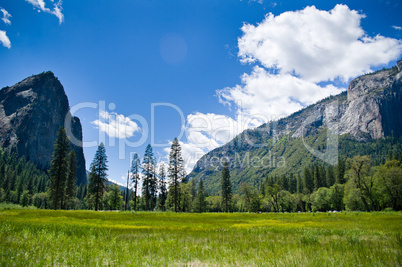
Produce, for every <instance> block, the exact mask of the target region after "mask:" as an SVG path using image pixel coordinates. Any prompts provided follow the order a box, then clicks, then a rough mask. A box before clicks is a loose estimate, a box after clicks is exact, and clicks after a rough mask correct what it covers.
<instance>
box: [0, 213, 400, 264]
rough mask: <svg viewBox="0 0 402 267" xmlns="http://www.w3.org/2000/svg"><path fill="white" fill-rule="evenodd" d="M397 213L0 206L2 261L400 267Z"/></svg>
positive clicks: (0, 248)
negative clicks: (179, 211) (185, 211)
mask: <svg viewBox="0 0 402 267" xmlns="http://www.w3.org/2000/svg"><path fill="white" fill-rule="evenodd" d="M401 249H402V213H396V212H395V213H394V212H391V213H315V214H313V213H304V214H240V213H234V214H216V213H215V214H211V213H210V214H174V213H151V212H148V213H140V212H139V213H129V212H93V211H50V210H2V211H0V263H1V265H2V266H14V265H17V266H32V265H35V266H46V265H51V266H55V265H56V266H60V265H68V266H69V265H74V266H83V265H85V266H103V265H115V266H122V265H130V266H172V265H173V266H222V265H223V266H301V265H303V266H339V265H343V266H401V265H402V254H401Z"/></svg>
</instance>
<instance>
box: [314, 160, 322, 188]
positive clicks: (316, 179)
mask: <svg viewBox="0 0 402 267" xmlns="http://www.w3.org/2000/svg"><path fill="white" fill-rule="evenodd" d="M320 187H321V177H320V170H319V167H318V165H315V166H314V191H316V190H318V188H320Z"/></svg>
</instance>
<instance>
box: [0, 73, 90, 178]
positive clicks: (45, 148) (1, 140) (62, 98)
mask: <svg viewBox="0 0 402 267" xmlns="http://www.w3.org/2000/svg"><path fill="white" fill-rule="evenodd" d="M67 115H69V116H70V118H71V126H72V127H71V128H72V129H71V132H72V134H73V135H74V136H75V138H76V139H78V140H80V141H82V128H81V123H80V120H79V118H77V117H71V114H70V111H69V103H68V98H67V96H66V93H65V92H64V88H63V85H62V84H61V83H60V81H59V80H58V79H57V78H56V77H55V76H54V74H53V73H52V72H46V73H41V74H39V75H34V76H31V77H28V78H26V79H24V80H23V81H21V82H19V83H17V84H15V85H13V86H11V87H5V88H3V89H1V90H0V146H1V147H2V148H3V149H5V150H8V151H14V152H17V153H18V155H19V156H24V157H25V158H26V159H27V160H29V161H31V162H34V163H35V164H36V165H37V166H38V167H39V168H42V169H47V168H48V167H49V165H50V160H51V158H52V153H53V144H54V141H55V140H56V136H57V130H58V128H59V126H63V127H64V121H65V118H66V116H67ZM67 117H68V116H67ZM71 147H72V149H74V150H75V152H76V154H77V183H78V184H82V183H86V180H87V178H86V171H85V158H84V152H83V149H82V146H79V145H74V144H71Z"/></svg>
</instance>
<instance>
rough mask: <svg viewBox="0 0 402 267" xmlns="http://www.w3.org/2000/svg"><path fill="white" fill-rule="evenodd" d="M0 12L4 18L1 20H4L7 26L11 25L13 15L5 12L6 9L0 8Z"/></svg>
mask: <svg viewBox="0 0 402 267" xmlns="http://www.w3.org/2000/svg"><path fill="white" fill-rule="evenodd" d="M0 11H1V12H2V13H3V17H2V18H1V20H2V21H3V22H4V23H5V24H7V25H10V24H11V21H10V18H11V14H10V13H8V11H7V10H5V9H4V8H0Z"/></svg>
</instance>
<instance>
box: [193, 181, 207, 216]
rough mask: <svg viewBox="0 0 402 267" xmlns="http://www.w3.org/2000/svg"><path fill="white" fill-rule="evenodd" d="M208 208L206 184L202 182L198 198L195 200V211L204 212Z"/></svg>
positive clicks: (199, 185) (199, 184)
mask: <svg viewBox="0 0 402 267" xmlns="http://www.w3.org/2000/svg"><path fill="white" fill-rule="evenodd" d="M205 208H206V201H205V190H204V182H203V181H202V180H200V182H199V183H198V190H197V196H196V197H195V199H194V211H195V212H199V213H201V212H204V211H205Z"/></svg>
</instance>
